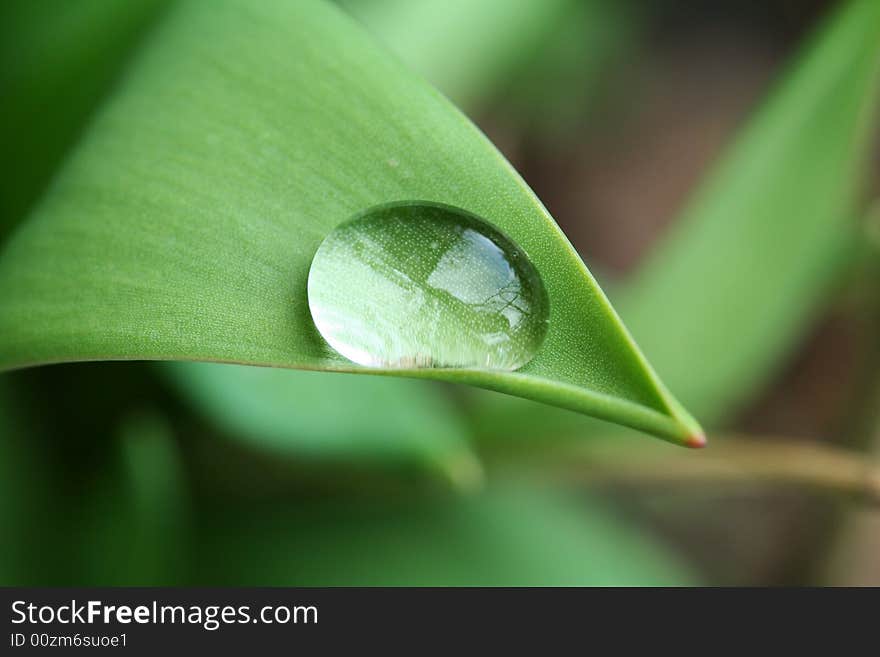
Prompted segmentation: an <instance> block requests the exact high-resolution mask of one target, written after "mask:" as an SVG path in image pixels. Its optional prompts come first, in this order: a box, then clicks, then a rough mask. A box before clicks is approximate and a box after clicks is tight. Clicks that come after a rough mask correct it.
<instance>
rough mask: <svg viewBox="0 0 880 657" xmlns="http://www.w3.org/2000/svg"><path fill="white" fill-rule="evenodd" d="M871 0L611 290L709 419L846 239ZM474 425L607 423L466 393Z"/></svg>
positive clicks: (758, 369)
mask: <svg viewBox="0 0 880 657" xmlns="http://www.w3.org/2000/svg"><path fill="white" fill-rule="evenodd" d="M878 83H880V3H877V2H872V1H871V0H857V1H855V2H851V3H848V4H846V5H845V6H844V7H842V8H841V10H840V12H839V13H838V14H837V15H836V16H834V17H833V20H832V21H831V22H830V23H828V24H827V25H825V26H824V27H823V29H822V30H820V32H819V33H818V34H817V35H816V37H815V38H814V39H813V40H812V41H811V42H810V43H808V44H807V46H806V48H805V50H804V52H803V53H802V54H801V55H800V56H799V58H798V60H797V61H796V65H795V66H794V68H793V69H792V70H791V71H790V72H789V73H788V74H787V75H786V76H784V78H783V80H782V84H781V85H780V87H779V88H778V89H777V90H776V91H775V93H774V94H773V96H772V97H771V98H770V99H769V100H768V102H767V103H766V105H765V106H764V107H763V108H762V109H761V111H759V112H758V113H757V115H756V116H755V118H754V119H753V120H752V121H751V122H750V124H749V125H748V126H747V127H746V128H745V130H744V131H743V133H742V135H741V136H740V137H739V138H738V139H737V141H736V142H735V143H734V145H733V146H732V148H731V150H730V151H729V153H728V154H727V155H726V156H725V157H724V159H723V160H722V161H721V162H720V163H719V165H718V166H717V168H716V170H715V171H714V172H713V174H712V175H711V176H710V178H709V180H708V181H707V183H706V185H705V186H704V187H703V188H702V189H701V190H700V191H699V193H698V194H697V195H696V197H695V198H694V201H693V203H692V205H691V206H690V209H689V210H688V211H687V212H686V213H685V216H684V217H683V218H682V220H681V221H680V222H678V223H677V224H675V226H674V227H673V228H672V230H671V231H670V234H669V235H668V236H667V238H666V239H665V240H664V241H663V242H662V244H661V245H660V246H659V247H658V248H657V250H656V251H655V253H653V254H652V257H651V258H650V260H649V261H648V262H647V263H646V264H645V265H644V266H643V268H641V269H640V270H639V271H638V273H637V275H636V276H635V277H634V279H633V280H632V281H631V282H629V283H628V284H627V285H624V286H622V287H621V288H620V289H618V290H616V292H615V293H614V294H613V297H614V299H615V303H616V304H618V305H619V306H620V308H621V314H622V316H623V317H624V318H625V320H626V322H627V325H628V326H630V327H631V329H632V332H633V334H634V335H635V337H636V338H637V339H638V340H639V343H640V344H641V345H642V346H643V347H644V348H645V351H646V353H647V354H648V355H649V356H650V358H651V360H652V362H655V363H657V364H658V371H659V372H660V373H661V374H662V375H663V377H664V379H665V380H666V381H667V382H669V383H670V386H671V389H672V390H674V391H675V392H676V394H677V395H678V396H680V398H681V399H683V400H684V403H685V404H686V405H687V406H688V407H689V408H691V409H695V411H696V413H697V414H698V415H699V416H700V418H701V419H702V420H703V421H704V422H708V423H710V424H712V425H716V426H717V425H718V424H720V423H721V422H723V421H724V419H725V418H726V417H729V416H730V415H731V414H732V413H733V412H735V411H736V410H737V408H738V407H740V405H741V404H743V403H744V402H745V401H747V399H748V397H749V395H753V394H755V393H756V392H757V391H758V390H759V389H760V384H761V383H763V382H765V381H766V380H767V379H768V377H769V376H771V375H772V374H773V372H774V371H775V370H776V369H777V368H778V367H779V365H780V363H781V361H782V360H783V359H784V357H785V356H786V354H788V353H790V352H791V350H792V348H793V347H794V345H795V344H796V343H797V340H798V339H799V338H800V337H801V336H802V335H803V333H804V332H805V330H806V329H807V327H808V326H809V323H810V321H811V320H812V319H813V318H814V317H815V314H816V312H817V311H818V309H819V308H820V307H821V305H822V302H823V301H824V300H826V299H827V297H828V294H829V291H830V289H831V288H832V286H833V285H834V283H835V282H836V281H837V280H838V279H839V277H840V275H841V274H842V273H843V272H845V271H846V270H847V267H848V266H849V265H850V264H852V259H851V258H850V257H849V256H851V254H852V253H853V251H852V249H853V246H854V245H855V243H856V241H857V240H858V239H859V230H860V227H859V226H858V223H857V222H855V221H853V218H854V217H856V216H858V211H857V206H858V192H859V189H860V183H861V182H862V181H863V173H864V171H865V168H866V167H865V164H866V162H865V155H866V149H867V148H868V147H869V146H870V144H871V143H872V136H873V134H874V129H875V128H876V125H877V121H878V117H880V105H878ZM475 404H476V409H475V414H474V415H475V417H476V421H477V422H478V424H479V426H478V427H476V431H477V433H478V435H481V436H482V435H484V436H486V437H498V438H501V439H503V440H508V439H513V438H525V439H531V438H532V437H534V436H535V435H540V436H541V437H544V436H546V435H547V434H550V433H559V434H562V435H565V436H568V437H576V436H583V435H584V434H586V433H605V434H607V433H609V432H610V429H609V428H608V427H602V426H598V425H597V424H596V423H591V422H589V421H586V420H585V419H582V418H578V417H576V416H574V415H573V414H571V413H564V412H561V411H556V410H555V409H541V408H539V407H537V406H536V405H535V404H532V403H529V402H525V401H522V400H510V399H505V398H502V397H499V396H497V395H488V394H481V395H477V396H475Z"/></svg>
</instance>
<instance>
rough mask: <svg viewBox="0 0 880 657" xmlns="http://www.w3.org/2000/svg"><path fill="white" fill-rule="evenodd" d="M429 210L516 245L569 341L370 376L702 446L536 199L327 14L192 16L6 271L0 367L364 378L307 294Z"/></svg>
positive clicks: (61, 181)
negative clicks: (315, 264)
mask: <svg viewBox="0 0 880 657" xmlns="http://www.w3.org/2000/svg"><path fill="white" fill-rule="evenodd" d="M407 199H419V200H424V201H432V202H439V203H446V204H449V205H455V206H458V207H462V208H464V209H466V210H468V211H470V212H473V213H475V214H477V215H479V216H482V217H484V218H485V219H486V220H488V221H490V222H491V223H493V224H495V225H496V226H498V227H499V228H501V229H502V230H503V231H504V232H506V233H507V234H508V236H510V237H511V238H512V239H513V240H514V241H515V242H516V243H517V244H519V245H520V246H521V247H522V248H523V249H524V250H525V251H526V253H527V254H528V255H529V257H530V258H531V259H532V261H533V262H534V264H535V266H536V268H537V269H538V271H539V272H540V274H541V275H542V276H543V278H544V282H545V284H546V286H547V290H548V294H549V296H550V303H551V317H550V329H549V331H548V334H547V338H546V341H545V343H544V345H543V348H542V350H541V352H540V353H539V354H538V355H537V357H536V358H535V359H534V360H533V361H532V362H531V363H529V364H528V365H527V366H526V367H525V368H523V369H522V370H520V371H519V372H515V373H506V372H492V371H482V370H386V371H382V370H370V372H373V373H376V372H379V373H386V374H393V375H405V376H414V377H426V378H436V379H445V380H449V381H455V382H460V383H469V384H473V385H477V386H483V387H487V388H491V389H495V390H499V391H501V392H507V393H510V394H515V395H520V396H525V397H529V398H532V399H537V400H539V401H544V402H546V403H551V404H556V405H559V406H564V407H566V408H571V409H574V410H577V411H579V412H583V413H588V414H593V415H596V416H599V417H602V418H606V419H609V420H612V421H617V422H621V423H625V424H628V425H630V426H633V427H635V428H638V429H642V430H645V431H648V432H652V433H655V434H657V435H659V436H661V437H664V438H667V439H669V440H673V441H677V442H681V443H688V442H690V441H693V440H694V437H695V436H697V435H698V434H699V427H698V425H697V424H696V422H695V421H694V420H693V419H692V418H690V416H689V415H688V414H687V413H686V412H684V411H683V410H682V409H681V407H680V406H679V405H678V404H677V403H676V402H675V400H674V399H672V397H671V396H670V395H669V393H668V392H667V391H666V389H665V388H664V387H663V385H662V384H661V383H660V381H659V380H658V379H657V377H656V376H655V375H654V373H653V371H652V370H651V368H650V366H649V365H648V364H647V362H646V361H645V359H644V357H643V356H642V355H641V353H640V352H639V351H638V348H637V347H636V346H635V344H634V342H633V341H632V339H631V338H630V336H629V334H628V333H627V332H626V329H625V328H624V327H623V325H622V324H621V322H620V320H619V318H618V317H617V315H616V314H615V312H614V310H613V309H612V308H611V306H610V304H609V303H608V301H607V299H606V298H605V296H604V295H603V293H602V292H601V290H600V289H599V288H598V286H597V285H596V283H595V281H594V280H593V278H592V277H591V276H590V274H589V272H588V271H587V269H586V267H585V266H584V264H583V262H582V261H581V260H580V258H579V257H578V256H577V254H576V252H575V251H574V249H573V248H572V247H571V245H570V244H569V243H568V241H567V240H566V238H565V236H564V235H563V234H562V233H561V231H560V230H559V228H558V227H557V226H556V225H555V223H554V222H553V220H552V219H551V218H550V216H549V215H548V214H547V212H546V210H545V209H544V208H543V207H542V206H541V204H540V202H539V201H538V200H537V199H536V198H535V196H534V194H533V193H532V192H531V191H530V190H529V189H528V187H527V186H526V185H525V184H524V182H523V181H522V179H521V178H519V176H518V175H517V174H516V173H515V172H514V171H513V170H512V168H511V167H510V166H509V165H508V164H507V163H506V162H505V161H504V160H503V158H502V157H501V156H500V155H499V153H498V152H497V151H496V150H495V149H494V148H493V147H492V146H491V144H490V143H489V142H488V141H487V140H486V139H485V138H484V137H483V136H482V135H481V134H480V133H479V131H478V130H477V129H476V128H475V127H474V126H473V125H472V124H471V123H470V122H468V121H467V120H466V119H465V118H464V117H463V116H462V115H461V114H460V113H459V112H458V111H457V110H455V109H454V108H453V107H452V106H451V105H449V104H448V103H447V102H446V101H445V100H444V99H443V98H442V97H441V96H440V95H439V94H438V93H437V92H435V91H434V90H433V89H431V88H430V87H428V86H427V85H425V84H424V83H422V82H421V81H420V80H419V79H418V78H416V77H415V76H414V75H412V74H410V73H409V72H408V71H406V70H405V69H403V68H402V67H401V66H400V65H399V64H398V63H397V62H395V61H394V60H393V59H391V58H389V57H387V56H386V55H385V54H384V53H383V52H381V50H380V49H378V48H377V47H375V45H374V44H373V43H372V42H371V41H370V39H369V38H368V37H367V36H366V35H365V34H363V33H362V32H361V31H360V30H359V29H358V28H357V26H356V25H355V24H354V23H353V22H351V20H350V19H348V18H347V17H346V16H345V15H344V14H342V13H341V12H340V11H339V10H337V9H335V8H334V7H332V6H329V5H327V4H324V3H320V2H297V3H284V2H263V3H244V2H240V1H234V0H225V1H224V2H212V3H205V2H197V1H193V2H185V3H182V4H181V5H179V6H178V7H176V8H175V10H174V11H173V12H171V13H170V14H169V16H168V17H167V19H166V20H165V21H164V23H163V24H162V25H161V26H160V28H158V29H157V31H156V32H155V33H154V34H153V35H152V39H151V41H150V44H149V45H148V46H147V47H145V48H144V49H143V51H142V52H141V54H140V57H138V58H137V61H136V62H135V64H134V65H133V66H132V68H131V69H130V70H129V74H128V76H127V81H126V83H125V84H124V85H122V86H121V88H120V89H119V90H118V92H117V93H116V94H115V96H114V97H113V98H112V99H111V101H110V102H108V104H107V106H106V107H105V109H104V111H103V112H102V113H101V114H100V116H98V117H97V119H96V120H95V121H94V123H93V125H92V129H91V130H90V132H89V135H88V137H87V138H86V139H85V140H84V141H83V143H82V144H81V146H80V147H79V149H78V150H77V152H76V153H75V156H74V157H73V158H71V160H70V161H69V162H68V164H67V166H66V167H65V168H64V170H63V172H62V174H61V175H60V176H59V177H58V178H57V179H56V181H55V183H54V185H53V187H52V190H51V192H50V193H49V194H48V195H47V196H46V198H45V199H44V201H43V203H42V204H41V206H40V207H39V208H38V210H37V211H36V212H35V213H34V215H32V216H31V218H30V219H29V221H28V222H27V223H26V224H25V225H24V226H23V227H22V229H21V230H20V231H19V232H18V233H17V234H16V235H15V236H14V238H13V239H12V240H11V241H10V243H9V244H8V245H7V248H6V250H5V252H4V253H3V254H2V256H0V298H2V299H3V304H2V306H0V367H3V368H11V367H23V366H26V365H34V364H40V363H51V362H60V361H70V360H91V359H178V360H213V361H228V362H238V363H251V364H260V365H274V366H281V367H294V368H304V369H326V370H338V371H363V370H362V369H361V368H358V367H355V366H353V365H352V364H351V363H348V362H346V361H344V360H343V359H341V358H340V357H339V356H338V355H336V354H334V353H332V352H331V351H329V350H328V348H327V346H326V345H325V344H324V343H323V341H322V340H321V339H320V337H319V336H318V335H317V334H316V332H315V330H314V327H313V325H312V322H311V318H310V316H309V311H308V306H307V300H306V295H305V287H306V277H307V274H308V268H309V263H310V261H311V258H312V256H313V254H314V252H315V250H316V249H317V247H318V244H319V243H320V241H321V240H322V239H323V237H324V236H325V235H326V234H327V233H328V232H329V231H330V230H332V229H333V228H334V227H335V226H336V225H338V224H339V223H341V222H342V221H345V220H346V219H347V218H348V217H350V216H351V215H352V214H354V213H355V212H357V211H359V210H361V209H363V208H366V207H369V206H373V205H377V204H379V203H385V202H390V201H396V200H407Z"/></svg>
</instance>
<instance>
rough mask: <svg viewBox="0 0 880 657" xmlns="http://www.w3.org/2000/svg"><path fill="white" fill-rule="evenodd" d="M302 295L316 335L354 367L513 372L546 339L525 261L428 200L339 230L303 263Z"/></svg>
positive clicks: (543, 312)
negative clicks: (306, 265)
mask: <svg viewBox="0 0 880 657" xmlns="http://www.w3.org/2000/svg"><path fill="white" fill-rule="evenodd" d="M308 295H309V309H310V310H311V313H312V318H313V319H314V321H315V326H316V327H317V328H318V331H319V332H320V333H321V335H322V336H323V337H324V339H325V340H326V341H327V342H328V343H329V344H330V346H332V347H333V348H334V349H335V350H336V351H338V352H339V353H340V354H342V355H343V356H345V357H346V358H348V359H349V360H352V361H354V362H355V363H358V364H359V365H366V366H372V367H391V368H417V367H477V368H489V369H502V370H514V369H517V368H519V367H522V366H523V365H525V364H526V363H527V362H528V361H530V360H531V359H532V357H533V356H534V355H535V353H536V352H537V350H538V348H539V347H540V345H541V342H542V341H543V339H544V335H545V333H546V332H547V317H548V314H549V302H548V299H547V292H546V291H545V289H544V284H543V282H542V281H541V278H540V276H539V275H538V272H537V271H536V270H535V268H534V266H533V265H532V263H531V262H530V261H529V259H528V257H527V256H526V254H525V253H523V251H522V250H521V249H520V248H519V247H517V246H516V245H515V244H514V243H513V242H512V241H511V240H510V239H509V238H507V237H506V236H505V235H503V234H502V233H501V232H499V231H498V230H497V229H495V228H493V227H492V226H490V225H489V224H488V223H486V222H485V221H483V220H482V219H480V218H478V217H476V216H475V215H473V214H471V213H469V212H465V211H464V210H461V209H458V208H454V207H450V206H445V205H440V204H437V203H425V202H401V203H392V204H388V205H382V206H378V207H374V208H370V209H369V210H366V211H364V212H362V213H360V214H358V215H357V216H355V217H354V218H353V219H351V220H350V221H347V222H345V223H343V224H341V225H339V226H338V227H337V228H335V229H334V230H333V231H332V232H331V233H330V234H329V235H328V236H327V237H326V239H325V240H324V241H323V242H322V243H321V245H320V247H319V248H318V251H317V253H316V254H315V257H314V260H312V266H311V270H310V271H309V282H308Z"/></svg>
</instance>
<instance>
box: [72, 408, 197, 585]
mask: <svg viewBox="0 0 880 657" xmlns="http://www.w3.org/2000/svg"><path fill="white" fill-rule="evenodd" d="M119 439H120V443H119V446H120V454H119V459H118V466H119V467H118V469H116V470H114V471H108V472H104V473H103V476H99V477H98V478H97V479H96V480H95V482H94V484H93V486H92V487H91V488H90V490H89V491H88V492H87V494H85V495H84V496H83V497H82V498H81V499H78V500H74V501H73V504H74V505H77V506H78V508H77V510H76V513H77V515H78V516H79V518H80V523H79V524H78V526H77V528H76V531H75V532H74V534H73V537H72V538H73V540H74V541H75V542H76V547H75V548H74V549H76V550H77V552H78V556H79V559H80V561H81V566H80V567H81V568H82V572H73V573H70V576H71V577H72V578H73V580H74V581H82V582H83V583H88V584H89V585H93V586H98V585H103V586H121V585H129V586H134V585H147V584H149V585H156V586H162V585H164V586H170V585H173V584H176V583H179V581H180V579H181V578H182V577H184V576H185V575H184V572H185V569H186V568H187V567H188V565H189V564H188V559H189V556H190V549H191V546H190V543H189V534H190V523H191V521H192V518H191V508H190V498H189V494H188V491H187V490H186V485H185V483H184V473H183V469H182V464H181V463H180V455H179V454H178V451H177V446H176V444H175V442H174V439H173V436H172V435H171V433H170V429H169V428H168V426H167V425H166V424H165V421H164V420H163V419H162V417H161V416H158V415H152V414H143V415H138V416H132V417H131V418H129V420H128V421H127V422H126V423H125V425H124V426H123V427H122V428H121V431H120V436H119Z"/></svg>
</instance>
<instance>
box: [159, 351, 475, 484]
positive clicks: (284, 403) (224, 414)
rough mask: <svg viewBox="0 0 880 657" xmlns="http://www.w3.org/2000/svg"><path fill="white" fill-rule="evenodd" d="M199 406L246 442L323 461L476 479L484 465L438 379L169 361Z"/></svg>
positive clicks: (190, 398) (458, 480)
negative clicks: (434, 385)
mask: <svg viewBox="0 0 880 657" xmlns="http://www.w3.org/2000/svg"><path fill="white" fill-rule="evenodd" d="M163 369H165V371H166V372H167V373H168V374H169V375H170V377H171V379H172V380H173V381H174V382H175V383H176V384H177V388H178V389H179V390H180V392H181V393H182V394H183V395H184V397H185V398H186V399H187V400H188V401H190V402H191V403H192V404H193V405H194V406H195V407H197V408H198V409H199V410H200V411H202V412H203V413H204V414H205V415H206V416H207V417H210V418H211V419H212V420H213V421H214V422H215V423H216V424H217V425H218V426H219V427H221V428H223V429H225V430H226V431H227V432H228V433H229V434H230V435H232V436H235V437H237V438H238V439H239V440H241V441H243V442H247V443H250V444H252V445H254V446H256V447H259V448H261V449H264V450H267V451H270V452H274V453H276V454H279V455H284V456H289V457H294V458H297V459H300V460H303V461H313V462H317V463H330V464H333V463H334V462H341V463H343V464H348V463H356V464H367V465H374V466H389V465H391V466H395V465H398V464H399V465H402V466H404V467H406V466H413V465H416V466H420V467H422V468H426V469H427V470H429V471H430V472H432V473H434V474H435V475H436V474H439V475H440V476H442V477H443V478H445V479H446V480H447V481H448V482H449V483H451V484H452V485H453V486H456V487H459V488H464V489H468V488H472V487H473V486H475V485H476V484H478V483H479V482H480V481H481V479H482V467H481V465H480V462H479V460H478V459H477V457H476V455H475V454H473V452H472V451H471V450H470V447H469V445H468V439H467V434H466V432H465V428H464V425H463V423H462V422H461V420H460V419H459V417H458V414H457V412H456V409H454V408H453V407H452V406H451V404H449V403H444V400H443V399H442V397H440V395H439V394H438V392H439V391H437V390H436V389H434V388H432V387H431V386H430V384H429V383H428V382H423V381H401V380H397V379H389V378H384V377H373V376H354V375H349V374H337V375H334V376H327V375H324V374H321V373H318V372H297V371H288V370H278V369H272V368H259V367H240V366H231V365H216V364H213V363H167V364H165V367H164V368H163Z"/></svg>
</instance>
